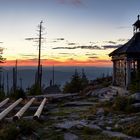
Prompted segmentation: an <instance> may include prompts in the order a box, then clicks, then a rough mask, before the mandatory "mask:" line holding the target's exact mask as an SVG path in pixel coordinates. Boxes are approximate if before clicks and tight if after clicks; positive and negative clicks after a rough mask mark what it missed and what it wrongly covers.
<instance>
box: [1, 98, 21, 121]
mask: <svg viewBox="0 0 140 140" xmlns="http://www.w3.org/2000/svg"><path fill="white" fill-rule="evenodd" d="M22 100H23V99H22V98H20V99H18V100H17V101H16V102H14V103H13V104H11V105H10V106H9V107H8V108H6V109H5V110H3V111H2V112H1V113H0V120H2V119H3V118H4V117H5V116H6V115H7V114H8V113H9V112H10V111H12V110H13V109H14V108H15V107H16V106H17V105H18V104H19V103H20V102H21V101H22Z"/></svg>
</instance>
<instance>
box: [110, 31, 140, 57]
mask: <svg viewBox="0 0 140 140" xmlns="http://www.w3.org/2000/svg"><path fill="white" fill-rule="evenodd" d="M134 53H136V54H138V53H139V54H140V32H137V33H135V35H134V36H133V37H132V38H131V39H130V40H129V41H128V42H127V43H125V44H124V45H122V46H121V47H119V48H118V49H116V50H114V51H113V52H111V53H110V54H109V56H113V55H120V54H134Z"/></svg>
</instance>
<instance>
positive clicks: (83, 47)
mask: <svg viewBox="0 0 140 140" xmlns="http://www.w3.org/2000/svg"><path fill="white" fill-rule="evenodd" d="M78 48H81V49H90V50H96V49H97V50H101V49H102V48H101V47H100V46H97V45H94V46H92V45H91V46H90V45H89V46H78Z"/></svg>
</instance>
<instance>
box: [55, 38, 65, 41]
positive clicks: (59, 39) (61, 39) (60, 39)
mask: <svg viewBox="0 0 140 140" xmlns="http://www.w3.org/2000/svg"><path fill="white" fill-rule="evenodd" d="M56 40H58V41H63V40H65V38H56Z"/></svg>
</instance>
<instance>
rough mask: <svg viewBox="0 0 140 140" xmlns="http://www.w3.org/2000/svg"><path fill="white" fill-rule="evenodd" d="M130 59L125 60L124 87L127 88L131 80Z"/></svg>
mask: <svg viewBox="0 0 140 140" xmlns="http://www.w3.org/2000/svg"><path fill="white" fill-rule="evenodd" d="M130 63H131V61H128V60H127V62H126V88H128V86H129V84H130V81H131V64H130Z"/></svg>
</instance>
